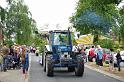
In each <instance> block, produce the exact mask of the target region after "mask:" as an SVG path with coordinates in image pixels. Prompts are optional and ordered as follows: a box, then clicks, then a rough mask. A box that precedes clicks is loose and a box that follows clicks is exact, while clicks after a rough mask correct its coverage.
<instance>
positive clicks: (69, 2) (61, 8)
mask: <svg viewBox="0 0 124 82" xmlns="http://www.w3.org/2000/svg"><path fill="white" fill-rule="evenodd" d="M76 1H77V0H25V2H26V4H27V5H28V6H29V9H30V11H31V12H32V15H33V18H34V19H35V20H36V21H37V25H38V28H39V27H40V28H44V25H46V24H49V25H48V27H49V29H53V28H55V27H56V25H57V24H59V27H60V28H67V27H68V26H69V25H70V24H69V17H70V16H72V13H74V9H75V7H76Z"/></svg>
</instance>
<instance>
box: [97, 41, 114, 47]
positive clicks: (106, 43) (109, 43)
mask: <svg viewBox="0 0 124 82" xmlns="http://www.w3.org/2000/svg"><path fill="white" fill-rule="evenodd" d="M95 44H96V45H100V46H101V47H103V48H109V49H110V48H112V49H113V48H114V42H113V41H112V40H110V39H104V40H99V41H97V42H96V43H95Z"/></svg>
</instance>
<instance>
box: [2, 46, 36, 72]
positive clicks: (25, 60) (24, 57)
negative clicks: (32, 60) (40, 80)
mask: <svg viewBox="0 0 124 82" xmlns="http://www.w3.org/2000/svg"><path fill="white" fill-rule="evenodd" d="M35 51H36V49H35V48H32V47H28V46H26V45H17V44H14V45H11V46H9V47H8V46H7V45H6V44H4V45H3V46H2V48H1V49H0V60H1V61H0V66H1V71H4V72H6V71H7V70H9V69H12V68H13V69H21V68H22V73H23V74H27V72H28V68H29V52H32V53H35Z"/></svg>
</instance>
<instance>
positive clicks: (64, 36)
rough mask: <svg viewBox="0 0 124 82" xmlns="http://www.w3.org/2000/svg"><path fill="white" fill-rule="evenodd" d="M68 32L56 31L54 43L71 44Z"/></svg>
mask: <svg viewBox="0 0 124 82" xmlns="http://www.w3.org/2000/svg"><path fill="white" fill-rule="evenodd" d="M68 37H69V36H68V33H54V41H53V42H54V45H69V38H68Z"/></svg>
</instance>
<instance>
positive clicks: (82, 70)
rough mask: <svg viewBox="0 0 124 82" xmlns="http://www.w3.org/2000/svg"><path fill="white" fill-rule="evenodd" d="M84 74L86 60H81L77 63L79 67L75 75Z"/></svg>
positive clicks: (76, 68)
mask: <svg viewBox="0 0 124 82" xmlns="http://www.w3.org/2000/svg"><path fill="white" fill-rule="evenodd" d="M83 74H84V62H82V61H79V62H78V63H77V67H75V75H76V76H83Z"/></svg>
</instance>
